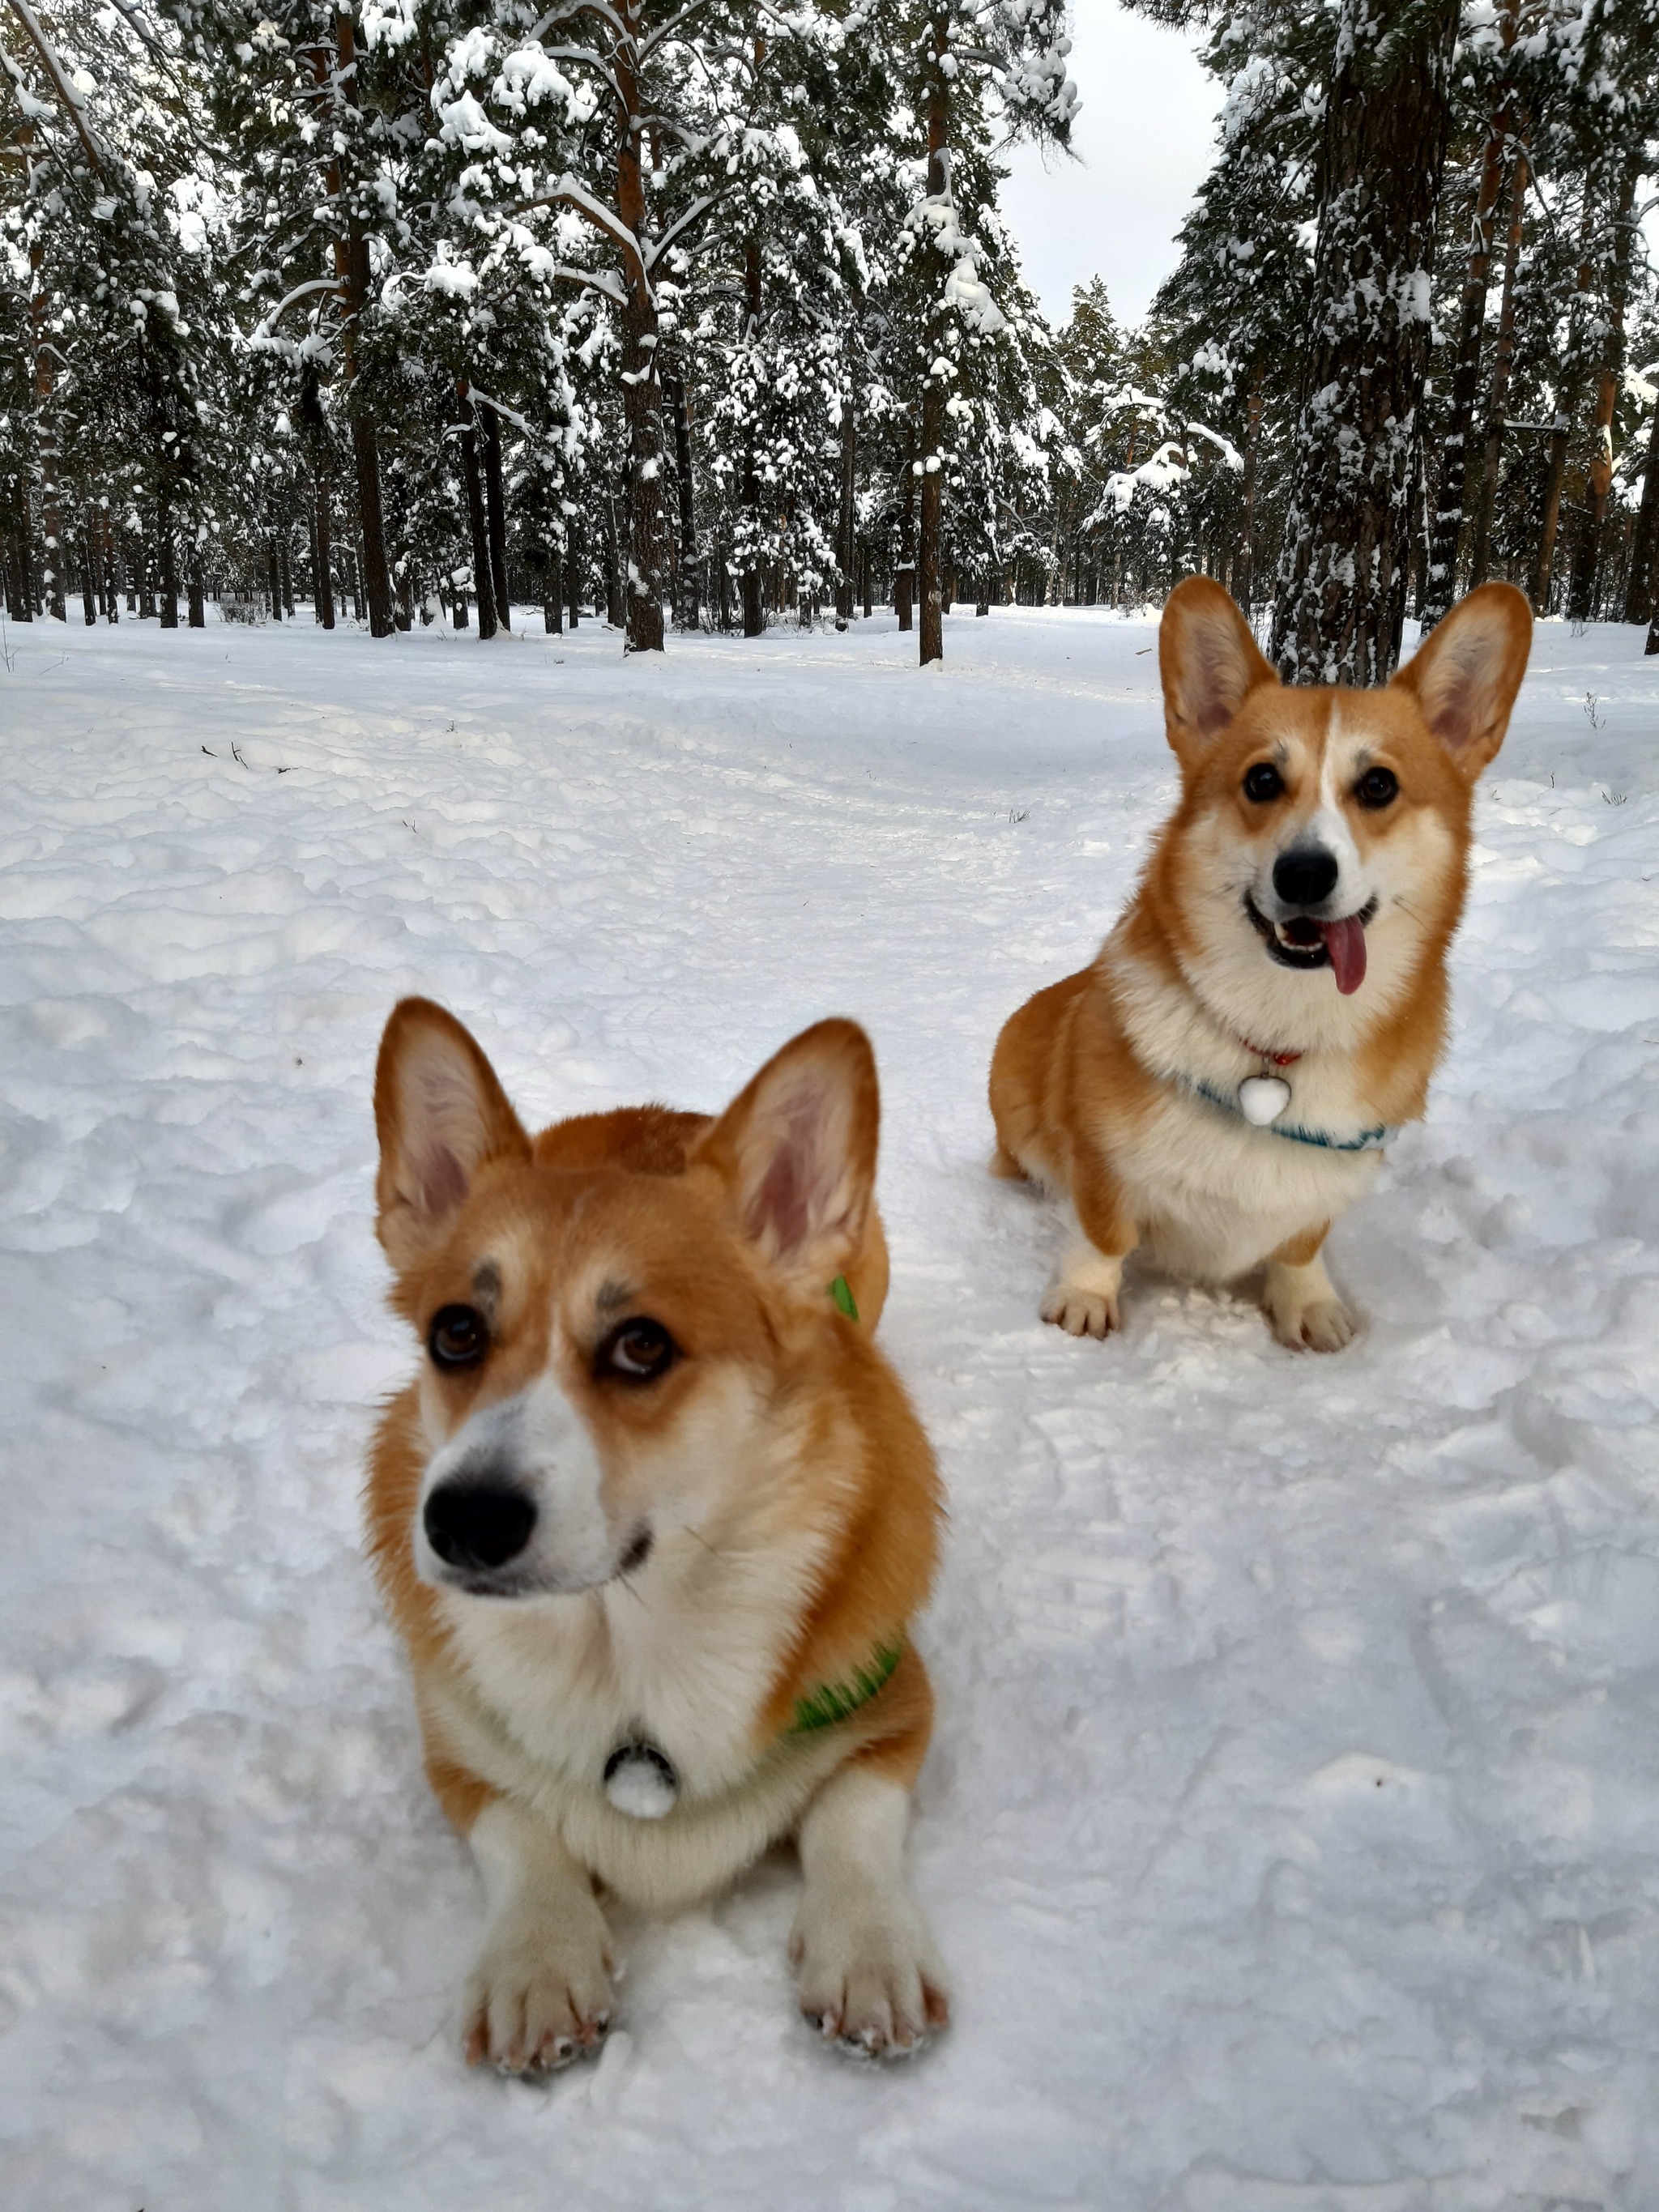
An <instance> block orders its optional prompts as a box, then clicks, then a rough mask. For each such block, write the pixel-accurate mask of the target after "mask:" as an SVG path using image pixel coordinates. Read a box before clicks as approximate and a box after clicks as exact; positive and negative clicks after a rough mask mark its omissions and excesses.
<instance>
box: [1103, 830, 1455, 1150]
mask: <svg viewBox="0 0 1659 2212" xmlns="http://www.w3.org/2000/svg"><path fill="white" fill-rule="evenodd" d="M1149 874H1150V872H1149ZM1159 888H1160V887H1158V886H1156V885H1155V884H1153V883H1152V881H1151V880H1149V881H1148V882H1147V883H1145V884H1142V886H1141V888H1140V890H1139V892H1138V893H1137V895H1136V896H1135V898H1134V899H1133V901H1132V902H1131V903H1130V905H1129V906H1128V908H1127V909H1126V910H1125V912H1124V914H1123V915H1122V916H1121V919H1120V920H1119V921H1118V923H1117V925H1116V927H1115V928H1114V930H1113V931H1112V933H1111V934H1110V936H1109V938H1108V939H1107V940H1106V942H1105V944H1104V945H1103V947H1102V949H1101V952H1100V957H1099V963H1098V965H1099V969H1100V972H1101V974H1102V975H1103V979H1104V980H1105V981H1106V983H1107V986H1108V987H1109V990H1110V992H1111V994H1112V998H1113V1000H1114V1003H1115V1006H1116V1007H1117V1011H1118V1017H1119V1019H1120V1020H1121V1023H1122V1025H1123V1030H1124V1033H1125V1036H1127V1040H1128V1042H1129V1045H1130V1048H1131V1049H1132V1050H1133V1053H1134V1054H1135V1057H1136V1058H1137V1059H1138V1060H1139V1061H1140V1063H1141V1065H1142V1066H1144V1067H1145V1068H1146V1070H1147V1072H1148V1073H1150V1074H1152V1075H1154V1076H1156V1077H1158V1079H1159V1080H1160V1081H1163V1082H1173V1081H1186V1082H1199V1083H1205V1084H1213V1085H1217V1086H1218V1087H1220V1088H1223V1089H1225V1090H1226V1091H1229V1092H1231V1091H1233V1090H1234V1089H1236V1088H1237V1085H1238V1084H1239V1083H1240V1082H1242V1081H1243V1079H1244V1078H1245V1077H1246V1076H1249V1075H1255V1074H1258V1073H1261V1064H1262V1063H1261V1053H1260V1051H1252V1049H1251V1047H1252V1046H1256V1047H1263V1048H1270V1049H1272V1050H1273V1051H1274V1052H1279V1053H1294V1054H1297V1060H1296V1062H1295V1064H1294V1065H1292V1066H1283V1067H1280V1068H1279V1069H1276V1070H1274V1071H1273V1072H1274V1073H1279V1075H1281V1076H1283V1077H1284V1078H1285V1080H1286V1081H1288V1082H1289V1083H1290V1084H1291V1087H1292V1090H1293V1091H1294V1094H1295V1097H1296V1102H1297V1114H1296V1118H1297V1120H1298V1121H1301V1122H1304V1123H1306V1124H1309V1125H1312V1126H1317V1127H1321V1128H1323V1129H1328V1130H1330V1131H1333V1132H1334V1133H1338V1134H1340V1135H1352V1134H1353V1133H1356V1132H1357V1131H1358V1130H1361V1129H1365V1128H1370V1127H1376V1126H1378V1125H1386V1126H1388V1127H1397V1126H1398V1125H1399V1124H1400V1123H1401V1122H1402V1121H1409V1120H1412V1119H1413V1118H1414V1117H1415V1116H1416V1115H1420V1114H1421V1112H1422V1110H1423V1106H1424V1103H1425V1099H1426V1095H1427V1089H1428V1079H1429V1077H1430V1075H1431V1073H1432V1071H1433V1066H1434V1062H1435V1060H1437V1058H1438V1056H1439V1049H1440V1037H1441V1025H1440V1022H1439V1020H1438V1004H1439V997H1440V994H1439V992H1436V993H1435V994H1433V1006H1432V1008H1431V1012H1430V1017H1429V1019H1428V1020H1427V1021H1426V1022H1425V1023H1421V1024H1419V1023H1413V1022H1410V1021H1405V1020H1402V1012H1404V1011H1405V1010H1406V1009H1407V1008H1409V1007H1410V1006H1411V1005H1412V1004H1413V991H1412V990H1411V988H1410V987H1409V986H1410V985H1411V984H1412V983H1413V982H1414V981H1415V980H1416V975H1417V971H1418V969H1419V965H1420V963H1421V962H1422V960H1423V959H1424V958H1425V957H1428V958H1430V960H1431V973H1434V974H1437V963H1432V953H1431V948H1428V947H1422V948H1418V947H1405V946H1402V947H1401V954H1402V955H1403V956H1405V957H1401V958H1399V959H1398V960H1397V961H1396V962H1395V963H1389V964H1390V965H1392V966H1394V967H1395V974H1394V975H1390V974H1389V972H1388V969H1387V967H1383V973H1382V974H1381V975H1376V976H1374V977H1372V978H1368V984H1367V987H1366V988H1365V989H1364V991H1363V992H1362V993H1360V994H1355V1000H1353V1001H1351V1000H1345V999H1343V998H1341V997H1340V994H1338V992H1337V989H1336V987H1335V983H1334V979H1333V977H1332V976H1331V975H1329V973H1328V971H1325V970H1322V969H1316V970H1315V971H1314V972H1313V973H1311V974H1308V975H1303V974H1297V973H1295V972H1293V971H1291V970H1289V969H1279V968H1277V967H1275V966H1274V965H1273V963H1272V962H1271V961H1270V960H1269V959H1268V957H1267V955H1266V954H1265V953H1264V952H1263V951H1262V949H1261V945H1260V943H1259V941H1258V940H1257V939H1255V936H1254V934H1253V933H1250V932H1249V931H1248V930H1247V929H1245V928H1243V927H1242V926H1241V927H1237V929H1236V930H1234V931H1232V932H1231V933H1228V935H1227V936H1226V937H1225V939H1224V940H1223V943H1222V945H1221V947H1220V948H1219V950H1218V951H1215V952H1206V950H1205V949H1204V947H1203V944H1202V939H1195V940H1194V941H1191V942H1188V943H1186V944H1182V943H1178V942H1177V941H1176V937H1175V935H1174V934H1173V933H1172V932H1171V931H1170V929H1169V928H1168V927H1166V926H1165V922H1164V914H1163V911H1162V909H1163V908H1164V903H1165V902H1164V899H1163V898H1162V897H1160V896H1158V890H1159ZM1182 936H1183V937H1190V936H1191V933H1189V932H1187V931H1183V932H1182ZM1235 939H1236V943H1235V941H1234V940H1235ZM1413 954H1414V955H1415V957H1412V956H1413ZM1377 965H1378V966H1380V967H1382V966H1383V963H1382V962H1379V963H1377ZM1373 986H1376V987H1373ZM1390 986H1392V987H1390ZM1356 1001H1358V1003H1356Z"/></svg>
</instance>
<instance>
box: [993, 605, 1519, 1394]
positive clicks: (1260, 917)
mask: <svg viewBox="0 0 1659 2212" xmlns="http://www.w3.org/2000/svg"><path fill="white" fill-rule="evenodd" d="M1531 636H1532V616H1531V612H1530V611H1529V609H1528V605H1527V602H1526V600H1525V599H1524V598H1523V597H1522V594H1521V593H1520V592H1517V591H1516V590H1515V589H1514V587H1513V586H1510V585H1508V584H1486V585H1483V586H1481V588H1480V590H1479V591H1477V592H1471V593H1470V594H1469V596H1468V599H1464V600H1463V601H1462V604H1461V605H1459V606H1458V607H1456V608H1455V610H1454V611H1453V612H1452V613H1451V614H1449V616H1447V617H1446V618H1445V620H1444V621H1443V622H1442V623H1440V625H1439V626H1438V628H1437V629H1435V630H1434V631H1433V632H1432V633H1431V635H1430V636H1429V637H1428V638H1427V639H1426V640H1425V642H1424V644H1423V646H1422V647H1421V649H1420V650H1419V653H1418V654H1417V656H1416V658H1415V659H1413V660H1412V661H1411V662H1410V664H1409V665H1407V667H1405V668H1403V669H1402V670H1401V671H1400V673H1399V674H1398V675H1397V676H1396V677H1395V678H1394V680H1393V682H1392V683H1391V684H1389V685H1388V686H1387V687H1386V688H1385V689H1383V690H1376V691H1352V690H1345V689H1342V688H1340V687H1336V686H1331V685H1322V686H1320V687H1318V688H1316V689H1309V690H1300V689H1298V690H1286V689H1285V688H1284V687H1282V686H1281V685H1280V684H1279V680H1278V678H1277V677H1276V676H1275V675H1274V674H1273V670H1272V669H1271V668H1270V667H1269V666H1268V665H1267V661H1266V660H1265V659H1263V658H1262V656H1261V653H1260V652H1259V651H1258V650H1257V648H1256V644H1255V639H1254V638H1253V637H1252V636H1251V635H1250V631H1249V625H1248V624H1247V623H1245V621H1244V618H1243V616H1242V615H1241V614H1240V613H1239V611H1238V610H1237V607H1236V606H1235V605H1233V603H1232V601H1231V599H1229V598H1228V596H1227V594H1226V592H1224V591H1223V590H1222V589H1221V587H1220V586H1219V585H1218V584H1215V583H1212V582H1210V581H1209V580H1207V579H1206V578H1204V577H1201V576H1194V577H1189V578H1188V580H1187V581H1186V582H1185V583H1183V584H1182V585H1180V586H1178V587H1177V588H1176V590H1175V591H1174V592H1172V593H1171V594H1170V600H1169V604H1168V605H1167V606H1166V607H1165V609H1164V619H1163V623H1162V624H1161V626H1160V628H1159V631H1158V665H1159V670H1160V672H1161V675H1162V678H1163V684H1164V714H1165V722H1166V727H1167V730H1168V734H1169V740H1170V746H1171V748H1172V749H1173V750H1174V752H1175V754H1176V759H1177V760H1178V761H1179V762H1180V764H1181V802H1180V805H1178V806H1177V808H1176V811H1175V813H1174V815H1173V816H1172V817H1171V818H1170V821H1169V822H1168V823H1166V824H1165V825H1164V832H1163V835H1162V836H1160V838H1159V840H1158V844H1157V847H1156V848H1155V849H1154V851H1153V853H1152V858H1151V859H1150V860H1149V861H1148V862H1147V865H1146V872H1145V874H1144V875H1143V877H1142V878H1141V881H1140V884H1139V889H1138V890H1137V891H1136V893H1135V896H1134V897H1133V900H1132V901H1131V902H1130V904H1129V906H1128V908H1127V909H1126V911H1125V912H1124V914H1123V915H1122V916H1121V919H1120V921H1118V924H1117V926H1116V927H1115V929H1114V930H1113V932H1112V933H1111V935H1110V936H1109V938H1108V939H1107V940H1106V942H1105V944H1104V945H1103V946H1102V948H1101V951H1100V953H1099V956H1098V957H1097V959H1096V961H1095V963H1094V965H1093V966H1092V967H1091V968H1085V969H1084V970H1083V971H1082V973H1081V974H1079V975H1068V976H1067V977H1066V980H1065V981H1064V982H1061V983H1054V984H1051V985H1050V986H1049V987H1048V989H1047V990H1044V991H1039V992H1038V993H1037V994H1036V997H1035V998H1034V999H1032V1000H1030V1001H1028V1003H1027V1004H1026V1005H1025V1006H1022V1007H1021V1008H1020V1010H1019V1012H1018V1013H1017V1014H1015V1015H1014V1016H1013V1017H1012V1019H1011V1020H1010V1021H1009V1022H1008V1023H1007V1024H1006V1026H1005V1028H1004V1029H1003V1031H1002V1034H1001V1036H1000V1037H999V1038H998V1040H997V1047H996V1052H995V1054H994V1057H993V1059H992V1062H991V1085H990V1091H991V1112H992V1115H993V1116H994V1120H995V1122H996V1128H997V1139H998V1142H997V1150H996V1154H995V1157H994V1160H993V1162H992V1168H993V1171H994V1173H996V1174H999V1175H1004V1176H1030V1177H1033V1178H1034V1179H1035V1180H1036V1181H1037V1182H1040V1183H1042V1184H1043V1185H1045V1186H1046V1187H1047V1188H1049V1189H1051V1190H1053V1191H1054V1192H1055V1193H1056V1194H1060V1195H1063V1196H1065V1197H1066V1199H1068V1200H1070V1210H1071V1233H1070V1236H1069V1238H1068V1241H1067V1243H1066V1249H1065V1252H1064V1255H1063V1256H1062V1258H1061V1260H1060V1267H1059V1269H1058V1272H1057V1273H1056V1275H1055V1277H1054V1281H1053V1283H1052V1284H1051V1285H1050V1286H1049V1289H1048V1292H1047V1294H1046V1296H1045V1297H1044V1299H1043V1302H1042V1318H1043V1319H1044V1320H1045V1321H1048V1322H1055V1323H1056V1324H1057V1325H1058V1326H1059V1327H1060V1328H1063V1329H1065V1330H1066V1331H1067V1332H1068V1333H1069V1334H1072V1335H1073V1336H1085V1335H1087V1336H1097V1337H1103V1336H1105V1335H1107V1334H1109V1332H1110V1331H1111V1330H1112V1329H1114V1328H1117V1327H1118V1325H1119V1317H1118V1291H1119V1286H1120V1284H1121V1279H1122V1274H1123V1263H1124V1261H1125V1260H1126V1259H1127V1256H1128V1255H1129V1254H1130V1253H1131V1252H1132V1251H1133V1250H1135V1249H1136V1248H1137V1247H1144V1248H1145V1249H1146V1251H1147V1253H1148V1255H1149V1256H1150V1257H1151V1258H1152V1259H1153V1260H1154V1261H1156V1262H1157V1263H1158V1265H1160V1266H1162V1267H1167V1268H1169V1269H1170V1271H1171V1272H1172V1273H1176V1274H1179V1275H1182V1276H1185V1277H1187V1278H1188V1279H1195V1280H1198V1281H1201V1282H1212V1283H1225V1282H1229V1281H1231V1280H1232V1279H1235V1278H1236V1277H1237V1276H1240V1275H1242V1274H1243V1273H1246V1272H1247V1271H1249V1269H1251V1268H1253V1267H1257V1266H1259V1265H1261V1263H1262V1262H1263V1261H1265V1262H1266V1265H1267V1279H1266V1283H1265V1286H1264V1291H1263V1303H1264V1304H1265V1306H1266V1308H1267V1316H1268V1319H1269V1321H1270V1322H1271V1323H1272V1326H1273V1334H1274V1335H1275V1336H1277V1337H1278V1339H1279V1342H1280V1343H1281V1344H1285V1345H1289V1346H1291V1347H1292V1348H1295V1349H1300V1348H1303V1347H1304V1346H1306V1347H1310V1348H1311V1349H1313V1350H1315V1351H1318V1352H1335V1351H1337V1350H1339V1349H1340V1347H1341V1346H1343V1345H1345V1344H1346V1343H1347V1341H1348V1340H1349V1339H1350V1337H1352V1334H1353V1333H1354V1328H1355V1326H1356V1323H1355V1320H1354V1316H1353V1315H1352V1313H1351V1312H1350V1310H1348V1308H1347V1307H1346V1305H1344V1304H1343V1303H1342V1301H1341V1299H1340V1297H1338V1296H1337V1294H1336V1292H1335V1291H1334V1288H1333V1287H1332V1285H1331V1280H1330V1278H1329V1276H1328V1274H1327V1273H1326V1272H1325V1264H1324V1261H1323V1260H1322V1258H1321V1256H1320V1248H1321V1247H1322V1244H1323V1243H1324V1241H1325V1237H1326V1234H1327V1232H1328V1230H1329V1228H1330V1225H1331V1224H1332V1222H1333V1221H1334V1219H1335V1218H1336V1217H1337V1215H1338V1214H1339V1213H1340V1212H1343V1211H1344V1210H1345V1209H1346V1207H1347V1206H1352V1203H1353V1201H1354V1200H1356V1199H1357V1198H1358V1197H1360V1196H1361V1195H1362V1194H1364V1192H1365V1191H1366V1190H1368V1189H1369V1188H1370V1184H1371V1182H1372V1181H1373V1179H1374V1177H1375V1176H1376V1170H1377V1164H1378V1162H1379V1160H1380V1158H1381V1157H1382V1147H1383V1145H1384V1144H1385V1142H1386V1141H1387V1139H1388V1138H1389V1136H1390V1134H1391V1133H1393V1132H1394V1131H1395V1129H1397V1128H1398V1127H1400V1125H1401V1123H1402V1122H1405V1121H1414V1120H1416V1119H1417V1118H1418V1117H1419V1115H1421V1114H1422V1113H1423V1111H1424V1108H1425V1102H1426V1098H1427V1093H1428V1086H1429V1079H1430V1078H1431V1075H1432V1074H1433V1073H1434V1069H1435V1065H1436V1063H1437V1060H1439V1057H1440V1054H1441V1051H1442V1049H1443V1046H1444V1043H1445V1036H1446V952H1447V948H1448V946H1449V944H1450V942H1451V939H1452V934H1453V933H1454V931H1455V929H1456V927H1457V923H1458V920H1459V917H1460V915H1462V909H1463V898H1464V893H1465V890H1466V887H1467V884H1468V848H1469V838H1470V823H1469V817H1470V802H1471V796H1472V793H1473V790H1474V783H1475V780H1476V778H1477V777H1478V776H1479V775H1480V771H1481V769H1484V768H1485V767H1486V763H1487V762H1488V761H1489V760H1491V759H1492V756H1493V755H1494V754H1495V753H1496V752H1497V750H1498V746H1499V745H1500V744H1502V743H1503V740H1504V731H1505V729H1506V728H1507V726H1508V724H1509V718H1510V709H1511V708H1512V707H1513V706H1514V704H1515V697H1516V692H1517V691H1518V690H1520V687H1521V679H1522V676H1523V675H1524V674H1525V672H1526V666H1527V653H1528V647H1529V645H1530V642H1531Z"/></svg>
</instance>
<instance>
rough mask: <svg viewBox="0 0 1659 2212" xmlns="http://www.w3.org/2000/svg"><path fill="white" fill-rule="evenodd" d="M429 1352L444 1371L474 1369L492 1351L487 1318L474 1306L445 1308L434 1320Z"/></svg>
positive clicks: (430, 1333) (429, 1340) (429, 1338)
mask: <svg viewBox="0 0 1659 2212" xmlns="http://www.w3.org/2000/svg"><path fill="white" fill-rule="evenodd" d="M426 1348H427V1350H428V1352H430V1353H431V1354H432V1358H433V1360H434V1362H435V1364H436V1365H438V1366H440V1367H471V1366H474V1365H475V1364H477V1362H478V1361H479V1360H480V1359H482V1358H483V1356H484V1354H485V1352H488V1351H489V1329H488V1328H486V1327H485V1326H484V1317H483V1315H482V1314H481V1313H475V1312H474V1311H473V1310H472V1308H471V1306H441V1307H440V1308H439V1310H438V1311H437V1313H436V1315H435V1316H434V1319H433V1322H432V1328H431V1330H430V1332H429V1333H428V1336H427V1340H426Z"/></svg>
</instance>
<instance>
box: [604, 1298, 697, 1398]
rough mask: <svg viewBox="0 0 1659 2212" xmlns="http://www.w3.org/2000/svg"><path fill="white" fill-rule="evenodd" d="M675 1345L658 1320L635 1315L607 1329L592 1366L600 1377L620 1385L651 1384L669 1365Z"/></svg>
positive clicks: (675, 1352)
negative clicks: (617, 1378)
mask: <svg viewBox="0 0 1659 2212" xmlns="http://www.w3.org/2000/svg"><path fill="white" fill-rule="evenodd" d="M678 1351H679V1346H678V1345H677V1344H676V1343H675V1341H674V1340H673V1338H672V1337H671V1336H670V1334H668V1331H667V1330H666V1329H665V1328H664V1327H663V1325H662V1323H661V1322H659V1321H651V1320H648V1319H647V1317H646V1316H644V1315H642V1314H641V1315H637V1316H635V1318H634V1320H632V1321H625V1322H623V1324H622V1326H621V1327H620V1328H614V1329H612V1330H611V1334H610V1335H609V1336H608V1337H606V1339H605V1342H604V1343H603V1344H602V1345H601V1346H599V1358H598V1360H597V1361H596V1362H595V1363H594V1364H595V1367H596V1370H597V1371H598V1372H599V1374H600V1375H611V1376H617V1377H619V1378H620V1379H621V1380H622V1381H623V1382H624V1383H654V1382H655V1381H656V1379H657V1377H658V1376H659V1375H665V1374H666V1373H667V1372H668V1370H669V1369H670V1368H671V1366H672V1365H673V1364H674V1361H675V1358H676V1357H677V1355H678Z"/></svg>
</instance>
